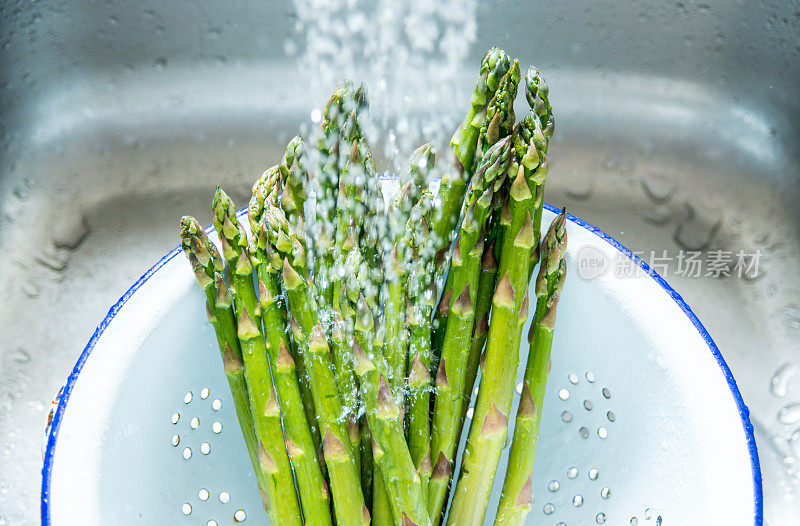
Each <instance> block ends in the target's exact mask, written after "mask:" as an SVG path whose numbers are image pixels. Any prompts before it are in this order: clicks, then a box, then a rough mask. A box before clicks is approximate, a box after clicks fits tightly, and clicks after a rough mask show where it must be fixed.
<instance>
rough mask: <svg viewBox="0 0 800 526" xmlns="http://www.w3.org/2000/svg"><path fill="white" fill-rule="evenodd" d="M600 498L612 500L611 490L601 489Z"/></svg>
mask: <svg viewBox="0 0 800 526" xmlns="http://www.w3.org/2000/svg"><path fill="white" fill-rule="evenodd" d="M600 497H602V498H604V499H610V498H611V488H603V489H601V490H600Z"/></svg>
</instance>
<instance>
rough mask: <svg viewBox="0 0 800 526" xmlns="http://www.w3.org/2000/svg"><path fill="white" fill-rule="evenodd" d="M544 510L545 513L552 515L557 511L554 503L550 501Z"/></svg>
mask: <svg viewBox="0 0 800 526" xmlns="http://www.w3.org/2000/svg"><path fill="white" fill-rule="evenodd" d="M542 511H543V512H544V514H545V515H552V514H553V512H554V511H556V507H555V506H554V505H553V504H552V503H550V502H548V503H547V504H545V505H544V507H543V508H542Z"/></svg>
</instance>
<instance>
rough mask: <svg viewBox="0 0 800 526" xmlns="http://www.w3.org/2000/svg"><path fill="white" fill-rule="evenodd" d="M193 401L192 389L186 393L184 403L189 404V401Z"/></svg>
mask: <svg viewBox="0 0 800 526" xmlns="http://www.w3.org/2000/svg"><path fill="white" fill-rule="evenodd" d="M191 401H192V392H191V391H189V392H188V393H186V395H185V396H184V397H183V403H184V404H188V403H189V402H191Z"/></svg>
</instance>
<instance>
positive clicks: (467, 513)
mask: <svg viewBox="0 0 800 526" xmlns="http://www.w3.org/2000/svg"><path fill="white" fill-rule="evenodd" d="M514 170H516V178H515V179H514V182H513V183H512V184H511V188H510V190H509V214H510V227H509V229H508V231H507V232H506V235H505V236H504V238H503V246H502V250H501V256H500V264H499V269H498V273H499V275H501V276H502V278H501V279H500V282H499V284H498V286H497V290H496V292H495V295H494V298H493V300H492V301H493V305H492V320H491V323H490V325H489V335H488V339H487V345H486V355H485V362H484V366H483V375H482V380H481V386H480V390H479V392H478V399H477V402H476V404H475V412H474V416H473V425H472V427H471V428H470V433H469V438H468V440H467V448H466V450H465V452H464V458H463V462H462V468H461V478H460V479H459V481H458V485H457V486H456V490H455V494H454V498H453V505H452V508H451V510H450V514H449V517H448V524H449V525H459V526H460V525H468V524H473V525H480V524H483V519H484V517H485V515H486V507H487V505H488V502H489V496H490V494H491V489H492V484H493V483H494V476H495V473H496V471H497V464H498V461H499V459H500V453H501V451H502V449H503V446H504V444H505V441H506V436H507V434H508V415H509V413H510V411H511V401H512V398H513V393H514V381H515V379H516V370H517V365H518V362H519V353H518V348H519V337H518V333H519V330H520V329H519V327H521V326H522V324H524V321H525V319H526V318H527V310H526V308H523V307H524V304H527V297H528V296H527V285H528V282H527V280H528V262H529V259H530V253H531V250H532V249H533V244H534V240H535V238H534V233H533V223H532V218H531V215H530V202H531V201H532V199H533V196H532V195H531V192H530V190H529V188H528V184H527V181H526V180H525V177H524V170H523V169H521V168H518V167H517V166H516V163H514V165H513V166H512V167H511V168H510V170H509V171H510V172H511V173H514Z"/></svg>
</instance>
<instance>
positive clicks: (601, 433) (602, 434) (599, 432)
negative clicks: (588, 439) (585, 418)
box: [597, 426, 608, 438]
mask: <svg viewBox="0 0 800 526" xmlns="http://www.w3.org/2000/svg"><path fill="white" fill-rule="evenodd" d="M597 436H599V437H600V438H607V437H608V429H606V428H605V427H603V426H600V427H598V428H597Z"/></svg>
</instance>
